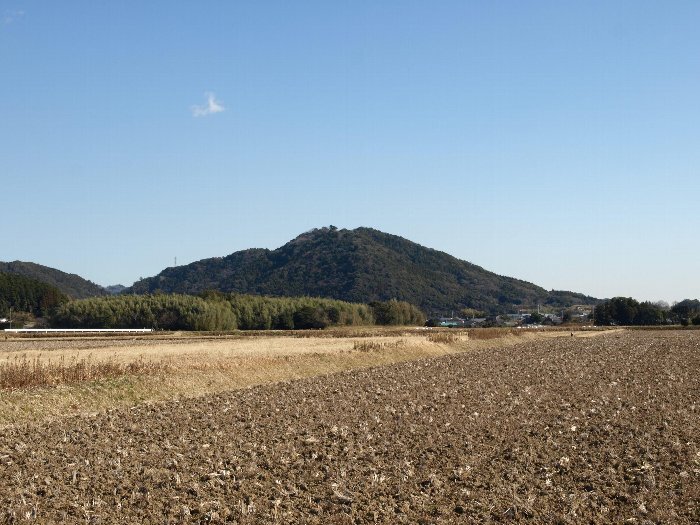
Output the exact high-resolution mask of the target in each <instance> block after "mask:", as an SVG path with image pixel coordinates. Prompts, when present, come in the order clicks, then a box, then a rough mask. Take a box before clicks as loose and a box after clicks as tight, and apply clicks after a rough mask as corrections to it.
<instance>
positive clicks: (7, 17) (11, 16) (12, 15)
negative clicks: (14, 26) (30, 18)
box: [0, 11, 24, 25]
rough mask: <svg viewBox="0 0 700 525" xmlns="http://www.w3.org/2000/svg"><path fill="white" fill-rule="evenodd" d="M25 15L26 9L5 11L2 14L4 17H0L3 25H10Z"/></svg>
mask: <svg viewBox="0 0 700 525" xmlns="http://www.w3.org/2000/svg"><path fill="white" fill-rule="evenodd" d="M23 16H24V11H5V12H4V13H3V14H2V17H0V21H1V22H2V24H3V25H9V24H11V23H12V22H14V21H15V20H17V19H18V18H22V17H23Z"/></svg>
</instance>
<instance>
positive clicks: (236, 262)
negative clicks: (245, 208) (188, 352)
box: [126, 227, 595, 314]
mask: <svg viewBox="0 0 700 525" xmlns="http://www.w3.org/2000/svg"><path fill="white" fill-rule="evenodd" d="M204 290H220V291H223V292H238V293H248V294H267V295H274V296H303V295H308V296H317V297H328V298H335V299H341V300H344V301H350V302H362V303H369V302H372V301H385V300H389V299H398V300H401V301H407V302H409V303H412V304H415V305H417V306H420V307H421V308H422V309H423V310H424V311H426V313H428V314H432V313H440V312H449V311H450V310H452V309H455V310H456V309H460V308H475V309H477V310H483V311H486V312H504V311H509V310H512V309H514V308H518V307H527V306H536V305H537V304H542V305H554V306H562V307H563V306H568V305H571V304H580V303H590V302H595V299H594V298H592V297H588V296H585V295H583V294H576V293H571V292H548V291H547V290H545V289H543V288H541V287H539V286H536V285H534V284H532V283H528V282H525V281H521V280H518V279H514V278H511V277H503V276H500V275H496V274H494V273H492V272H489V271H487V270H485V269H483V268H481V267H479V266H476V265H474V264H471V263H469V262H466V261H462V260H459V259H457V258H455V257H452V256H451V255H449V254H447V253H444V252H440V251H437V250H433V249H430V248H426V247H424V246H421V245H419V244H416V243H414V242H411V241H409V240H407V239H404V238H402V237H398V236H396V235H390V234H387V233H383V232H380V231H377V230H373V229H371V228H357V229H355V230H338V229H336V228H333V227H330V228H320V229H315V230H311V231H309V232H306V233H304V234H302V235H300V236H298V237H297V238H296V239H294V240H292V241H290V242H288V243H287V244H285V245H284V246H282V247H280V248H278V249H276V250H267V249H249V250H244V251H240V252H235V253H233V254H231V255H228V256H226V257H216V258H212V259H204V260H201V261H197V262H194V263H192V264H188V265H185V266H178V267H172V268H167V269H166V270H164V271H162V272H161V273H160V274H158V275H156V276H155V277H150V278H148V279H142V280H140V281H138V282H137V283H135V284H134V285H133V286H132V287H131V288H129V289H127V290H126V292H127V293H152V292H156V291H162V292H177V293H200V292H202V291H204Z"/></svg>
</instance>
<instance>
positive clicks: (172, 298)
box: [49, 292, 425, 330]
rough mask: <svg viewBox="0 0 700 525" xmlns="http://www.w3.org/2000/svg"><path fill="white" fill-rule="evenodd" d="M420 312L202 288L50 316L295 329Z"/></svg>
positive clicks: (91, 322)
mask: <svg viewBox="0 0 700 525" xmlns="http://www.w3.org/2000/svg"><path fill="white" fill-rule="evenodd" d="M424 321H425V317H424V315H423V313H422V312H421V311H420V310H419V309H418V308H416V307H415V306H413V305H410V304H408V303H405V302H402V301H386V302H375V303H371V304H360V303H349V302H345V301H339V300H334V299H322V298H314V297H264V296H254V295H241V294H223V293H220V292H205V293H203V294H201V295H200V296H193V295H181V294H154V295H117V296H112V297H92V298H89V299H81V300H76V301H70V302H68V303H65V304H62V305H60V306H58V307H57V308H56V309H55V310H54V311H53V313H52V314H51V315H50V317H49V322H50V324H51V326H53V327H56V328H154V329H156V330H235V329H240V330H270V329H273V330H294V329H307V328H317V329H318V328H325V327H327V326H359V325H372V324H383V325H420V324H423V322H424Z"/></svg>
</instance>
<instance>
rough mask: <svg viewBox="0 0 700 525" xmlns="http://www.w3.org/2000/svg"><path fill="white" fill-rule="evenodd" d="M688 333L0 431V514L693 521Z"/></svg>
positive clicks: (695, 352)
mask: <svg viewBox="0 0 700 525" xmlns="http://www.w3.org/2000/svg"><path fill="white" fill-rule="evenodd" d="M699 397H700V332H641V331H640V332H633V331H630V332H623V333H612V334H606V335H603V336H600V337H593V338H577V337H571V338H569V337H566V338H553V339H536V340H529V341H525V342H523V343H520V344H517V345H515V346H510V347H506V348H503V349H477V350H474V351H468V352H465V353H461V354H454V355H447V356H442V357H436V358H429V359H423V360H419V361H412V362H407V363H401V364H396V365H389V366H383V367H377V368H372V369H366V370H360V371H352V372H343V373H338V374H333V375H328V376H324V377H318V378H312V379H302V380H298V381H292V382H286V383H279V384H276V385H269V386H260V387H254V388H249V389H244V390H239V391H233V392H229V393H225V394H219V395H211V396H206V397H199V398H194V399H182V400H180V401H176V400H173V401H167V402H162V403H157V404H148V405H145V404H144V405H138V406H136V407H134V408H131V409H119V410H113V411H110V412H107V413H102V414H98V415H94V416H91V417H87V416H81V417H67V418H59V419H57V420H54V421H52V422H48V423H36V424H23V425H19V426H14V427H9V428H5V429H2V430H0V522H9V523H25V522H29V523H31V522H35V523H158V524H163V523H300V524H301V523H319V524H321V523H323V524H332V523H348V524H350V523H504V522H505V523H507V522H522V523H543V524H544V523H639V524H650V523H669V524H671V523H672V524H689V523H700V423H699V421H700V417H699V416H700V399H699Z"/></svg>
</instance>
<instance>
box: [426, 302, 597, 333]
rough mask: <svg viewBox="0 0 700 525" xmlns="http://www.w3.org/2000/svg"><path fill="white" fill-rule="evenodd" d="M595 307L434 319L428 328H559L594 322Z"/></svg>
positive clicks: (577, 306)
mask: <svg viewBox="0 0 700 525" xmlns="http://www.w3.org/2000/svg"><path fill="white" fill-rule="evenodd" d="M592 319H593V307H592V306H590V305H576V306H573V307H570V308H567V309H566V310H561V311H559V312H540V311H539V308H538V309H537V310H535V311H534V312H530V311H519V312H517V313H510V314H501V315H494V316H484V317H466V316H465V317H455V316H454V315H450V316H449V317H433V318H431V319H429V320H428V321H427V323H426V326H434V327H439V326H440V327H447V328H481V327H491V326H503V327H511V328H514V327H518V326H529V327H536V326H558V325H561V324H564V323H567V324H572V323H573V324H586V323H589V322H592Z"/></svg>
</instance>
